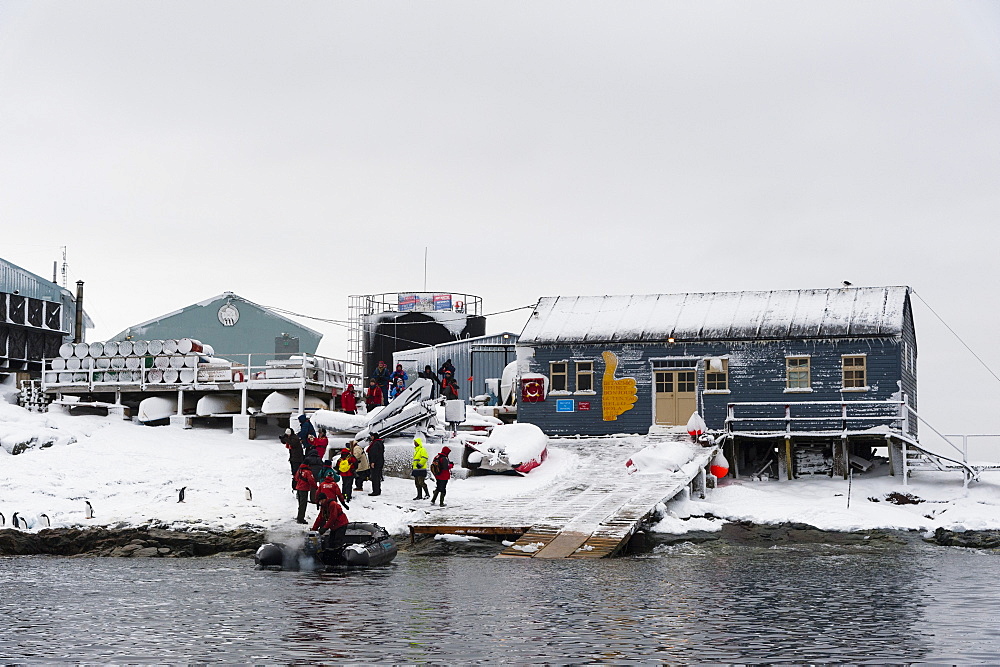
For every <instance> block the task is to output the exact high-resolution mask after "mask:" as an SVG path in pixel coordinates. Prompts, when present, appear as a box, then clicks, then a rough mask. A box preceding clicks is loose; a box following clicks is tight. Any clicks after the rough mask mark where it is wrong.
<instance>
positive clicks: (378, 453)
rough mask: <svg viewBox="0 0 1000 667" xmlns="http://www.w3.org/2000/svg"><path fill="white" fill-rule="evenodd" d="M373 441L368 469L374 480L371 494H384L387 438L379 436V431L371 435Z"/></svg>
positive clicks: (369, 447)
mask: <svg viewBox="0 0 1000 667" xmlns="http://www.w3.org/2000/svg"><path fill="white" fill-rule="evenodd" d="M369 440H371V443H370V444H369V445H368V450H367V451H368V464H369V465H370V466H371V467H370V468H369V469H368V473H369V476H370V478H371V481H372V492H371V493H369V494H368V495H369V496H379V495H382V469H383V468H384V467H385V440H383V439H382V438H380V437H379V435H378V433H372V434H371V435H370V436H369Z"/></svg>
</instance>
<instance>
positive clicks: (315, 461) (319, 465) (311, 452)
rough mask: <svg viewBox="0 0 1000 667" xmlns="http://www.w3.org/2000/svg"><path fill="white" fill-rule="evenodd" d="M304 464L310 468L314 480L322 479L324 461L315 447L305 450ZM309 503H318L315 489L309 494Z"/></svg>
mask: <svg viewBox="0 0 1000 667" xmlns="http://www.w3.org/2000/svg"><path fill="white" fill-rule="evenodd" d="M302 463H304V464H305V465H307V466H309V471H310V472H312V475H313V479H314V480H318V479H320V476H321V475H320V473H321V472H322V471H323V459H321V458H320V457H319V454H317V453H316V449H315V448H314V447H306V448H305V454H304V455H303V457H302ZM309 502H311V503H315V502H316V491H315V489H314V490H312V491H310V492H309Z"/></svg>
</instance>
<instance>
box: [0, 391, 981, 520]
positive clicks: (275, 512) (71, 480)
mask: <svg viewBox="0 0 1000 667" xmlns="http://www.w3.org/2000/svg"><path fill="white" fill-rule="evenodd" d="M32 438H35V439H36V444H38V443H46V442H51V443H52V444H51V445H50V446H47V447H38V446H35V447H33V448H30V449H28V450H27V451H24V452H23V453H20V454H17V455H12V454H10V453H9V450H10V449H12V448H13V446H14V445H15V444H16V443H21V442H25V441H30V440H31V439H32ZM341 439H342V440H344V441H346V440H347V438H346V437H343V438H341ZM332 440H334V441H336V440H338V439H337V438H333V439H332ZM617 444H618V446H616V447H609V441H608V440H606V439H604V440H598V439H594V440H588V439H579V440H576V439H573V440H564V441H561V440H557V441H553V442H550V444H549V457H548V460H547V461H546V462H545V463H544V464H543V465H541V466H540V467H539V468H537V469H535V470H533V471H532V472H531V473H529V474H528V475H526V476H524V477H512V476H481V477H470V478H457V479H453V480H452V482H451V483H450V485H449V490H448V502H449V505H454V506H456V507H464V508H468V507H473V506H485V505H488V504H489V503H491V502H495V501H497V500H499V499H504V498H511V497H516V496H527V497H530V496H531V495H532V494H534V493H538V492H540V491H541V490H542V489H545V488H550V487H551V486H552V485H554V484H556V483H558V482H559V481H560V480H562V479H565V478H567V477H570V476H572V475H574V474H576V475H579V474H580V471H581V468H590V469H593V471H594V474H595V475H601V476H606V475H608V474H609V473H610V474H612V475H614V476H615V477H620V479H621V483H622V484H627V483H628V479H629V476H628V475H627V474H626V469H625V461H626V460H627V458H628V456H627V455H626V454H628V453H635V452H637V451H638V450H640V449H641V448H642V447H643V446H644V445H646V444H648V443H646V442H645V441H644V439H643V438H641V437H636V436H632V437H629V438H624V439H623V442H619V443H617ZM411 446H412V445H411V441H410V440H409V439H406V438H400V439H393V440H389V441H388V442H387V458H389V459H393V458H396V459H401V458H403V459H405V458H406V457H407V456H408V455H409V451H410V448H411ZM439 448H440V444H439V443H435V442H431V443H430V444H429V446H428V450H429V451H430V453H431V455H433V454H434V453H436V452H437V450H438V449H439ZM453 449H455V450H456V451H455V453H453V454H452V460H456V459H457V458H458V455H459V454H458V448H457V447H453ZM602 453H604V455H602ZM664 455H665V456H672V455H673V454H671V453H669V452H665V454H664ZM619 458H621V459H622V460H618V459H619ZM880 470H881V471H882V472H881V473H879V472H876V473H874V474H867V475H857V476H855V477H854V480H853V483H852V484H851V485H850V497H849V498H848V483H847V482H845V481H843V480H831V479H828V478H815V479H803V480H796V481H793V482H776V481H769V482H751V481H742V480H741V481H734V480H723V481H722V483H721V484H720V486H719V488H717V489H714V490H711V491H709V496H708V498H707V499H706V500H688V499H680V500H675V501H673V502H671V503H669V505H668V507H667V508H666V509H667V513H668V515H667V517H666V518H664V519H663V520H662V521H661V522H659V524H657V526H656V530H658V531H661V532H668V533H684V532H688V531H692V530H699V531H700V530H719V529H720V528H721V526H722V524H723V523H724V522H725V521H752V522H756V523H779V522H800V523H807V524H811V525H813V526H816V527H817V528H821V529H826V530H843V531H850V530H863V529H873V528H885V529H904V530H921V531H929V530H933V529H935V528H937V527H939V526H940V527H945V528H948V529H952V530H963V529H964V530H973V529H1000V472H991V473H984V474H983V481H981V482H979V483H975V482H974V483H972V485H971V486H970V488H969V489H968V490H966V489H963V488H962V478H961V476H960V475H958V474H956V473H928V472H921V473H917V474H916V475H915V476H914V478H913V479H912V480H911V483H910V485H909V486H908V487H903V486H902V484H901V483H900V480H899V479H898V478H894V477H889V476H887V475H886V474H884V470H885V467H884V466H882V467H881V469H880ZM182 487H185V488H186V491H185V502H183V503H179V502H178V489H180V488H182ZM246 488H249V489H250V491H251V493H252V499H250V500H248V499H247V498H246V491H245V489H246ZM370 488H371V486H370V484H366V487H365V491H364V492H360V493H358V494H357V495H355V499H354V501H353V502H352V503H351V507H350V510H349V511H348V516H349V517H350V518H351V519H352V520H364V521H373V522H376V523H378V524H380V525H382V526H385V527H386V528H387V529H388V530H389V531H390V532H393V533H396V534H402V533H406V532H407V525H408V524H410V523H413V522H414V521H416V520H419V519H420V518H423V517H424V516H426V514H427V512H428V511H429V509H428V508H429V504H428V503H427V501H420V502H418V501H414V500H412V498H413V494H414V492H415V489H414V486H413V483H412V481H411V480H410V479H404V478H400V477H387V478H386V481H385V483H384V484H383V492H382V495H381V496H378V497H369V496H368V492H369V491H370ZM894 491H897V492H906V493H910V494H912V495H914V496H917V497H919V498H921V499H923V500H924V501H925V502H922V503H920V504H915V505H895V504H892V503H889V502H886V501H885V496H886V494H889V493H891V492H894ZM872 498H874V499H878V500H879V502H874V501H873V500H871V499H872ZM848 500H849V501H850V505H849V506H848ZM85 501H89V502H90V504H91V506H92V507H93V511H94V518H92V519H87V518H86V508H87V506H86V502H85ZM295 509H296V503H295V496H294V494H293V493H292V490H291V471H290V468H289V465H288V459H287V452H286V450H285V448H284V446H283V445H281V443H279V442H278V440H277V438H276V437H262V438H260V439H258V440H246V439H245V438H242V437H239V436H235V435H232V434H230V432H229V428H228V426H223V425H220V427H219V428H214V429H213V428H195V429H191V430H182V429H178V428H171V427H156V428H154V427H148V426H140V425H136V424H132V423H129V422H123V421H118V420H114V419H108V418H105V417H97V416H66V415H58V414H44V415H42V414H34V413H30V412H27V411H26V410H23V409H21V408H18V407H15V406H12V405H5V404H0V514H3V516H4V518H5V520H6V526H5V527H7V528H9V527H11V517H12V515H13V513H14V512H17V513H18V514H19V515H20V516H21V517H25V518H26V519H27V520H28V521H29V523H31V524H33V526H32V528H31V529H33V530H38V529H41V528H43V527H44V525H43V524H44V521H43V520H41V519H40V518H39V516H40V515H41V514H46V515H47V516H48V517H49V519H50V521H51V525H52V527H59V526H94V525H102V526H136V525H144V524H148V523H159V524H166V525H170V526H174V527H178V528H179V527H194V528H203V529H232V528H236V527H240V526H250V527H254V528H260V529H267V530H282V529H285V528H291V527H292V526H293V517H294V515H295ZM435 511H437V512H448V511H449V509H448V508H447V507H446V508H444V509H438V510H435ZM314 515H315V510H314V509H312V508H310V512H309V514H308V516H307V518H309V519H312V518H313V516H314Z"/></svg>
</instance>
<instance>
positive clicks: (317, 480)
mask: <svg viewBox="0 0 1000 667" xmlns="http://www.w3.org/2000/svg"><path fill="white" fill-rule="evenodd" d="M280 440H281V443H282V444H284V445H285V448H286V449H287V450H288V463H289V466H290V467H291V472H292V489H293V490H294V491H295V494H296V498H297V500H298V513H297V515H296V517H295V521H296V522H297V523H302V524H304V523H307V522H306V516H305V515H306V508H307V507H308V505H309V504H310V503H312V504H314V505H317V506H319V515H318V516H317V517H316V521H315V523H314V524H313V528H312V529H313V530H316V531H319V532H320V533H321V534H322V533H324V532H325V531H327V530H329V531H331V532H332V531H337V530H340V529H341V528H343V529H344V530H346V526H347V515H346V514H344V509H350V502H351V500H352V498H353V494H354V492H355V491H363V490H364V483H365V482H366V481H370V482H371V484H372V488H371V492H370V493H369V494H368V495H369V496H379V495H381V494H382V481H383V479H384V478H383V471H384V469H385V440H384V439H383V438H382V437H381V436H380V435H379V434H378V433H371V434H370V435H369V436H368V438H367V439H366V440H364V441H359V440H351V441H349V442H347V443H346V445H345V446H344V447H341V448H340V451H339V452H336V446H334V445H331V444H330V441H329V438H328V437H327V434H326V429H324V428H323V427H322V426H321V427H319V429H318V430H317V429H316V428H315V427H314V426H313V424H312V422H311V421H310V420H309V417H308V416H306V415H300V416H299V431H298V432H297V433H296V432H295V431H293V430H292V429H291V428H289V429H286V430H285V432H284V434H282V436H281V437H280ZM366 442H367V445H366V444H365V443H366ZM335 453H336V454H337V457H336V458H334V456H333V455H334V454H335ZM449 454H451V448H450V447H442V448H441V451H440V452H439V453H438V454H437V455H436V456H435V457H434V458H433V459H431V458H430V456H429V455H428V453H427V449H426V448H425V447H424V440H423V437H421V436H417V437H415V438H414V439H413V464H412V469H411V476H412V477H413V481H414V484H415V486H416V489H417V495H416V497H415V498H414V500H423V499H425V498H429V499H430V501H431V503H432V504H433V503H436V502H440V503H441V506H442V507H444V504H445V503H444V499H445V495H446V494H447V492H448V480H450V479H451V469H452V468H454V467H455V464H454V463H452V462H451V460H450V459H449V458H448V455H449ZM428 461H430V465H429V466H428ZM428 473H430V474H431V475H432V476H433V478H434V482H435V488H434V493H433V494H431V493H430V491H429V490H428V488H427V476H428ZM333 506H335V507H333ZM334 539H337V535H336V534H334Z"/></svg>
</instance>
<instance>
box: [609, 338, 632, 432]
mask: <svg viewBox="0 0 1000 667" xmlns="http://www.w3.org/2000/svg"><path fill="white" fill-rule="evenodd" d="M601 356H603V357H604V380H603V382H602V392H601V404H602V405H603V408H604V421H606V422H611V421H615V420H617V419H618V415H620V414H622V413H624V412H628V411H629V410H631V409H632V406H633V404H634V403H635V402H636V401H637V400H639V397H638V395H637V394H636V390H635V378H618V379H616V378H615V371H616V370H618V357H617V355H615V353H614V352H607V351H605V352H604V353H602V355H601Z"/></svg>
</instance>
